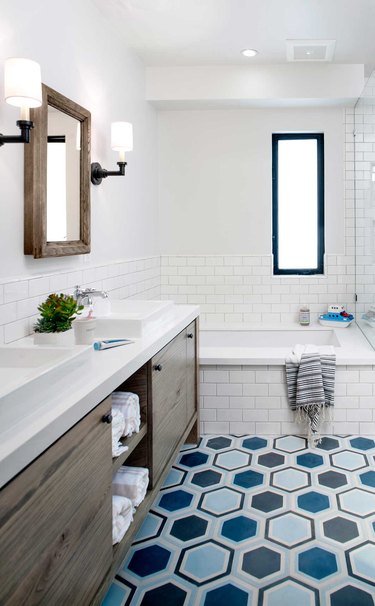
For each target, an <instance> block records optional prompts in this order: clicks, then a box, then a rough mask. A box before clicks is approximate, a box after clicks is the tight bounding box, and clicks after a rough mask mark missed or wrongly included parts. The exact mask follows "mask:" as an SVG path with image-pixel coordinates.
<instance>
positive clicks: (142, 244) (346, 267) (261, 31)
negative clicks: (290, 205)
mask: <svg viewBox="0 0 375 606" xmlns="http://www.w3.org/2000/svg"><path fill="white" fill-rule="evenodd" d="M374 19H375V7H374V6H373V5H372V3H371V2H370V0H357V1H356V2H354V0H352V1H350V0H348V1H346V2H344V3H343V2H342V1H341V0H329V2H326V3H324V6H323V4H322V3H318V4H317V3H314V2H312V1H310V0H308V1H307V2H304V3H301V2H298V1H297V0H288V1H287V2H286V3H282V6H280V3H279V2H278V1H277V0H267V2H261V1H260V0H249V1H248V2H242V1H237V0H236V1H235V2H233V1H232V2H230V0H194V1H193V2H189V3H186V2H183V0H177V1H176V0H175V1H174V2H173V1H169V2H168V1H167V0H163V1H162V0H80V1H79V2H72V0H68V2H65V3H63V4H62V3H57V2H56V0H49V1H47V0H37V2H34V3H30V2H26V0H19V1H18V2H16V3H15V2H11V1H10V0H3V1H2V3H1V18H0V50H1V61H0V98H1V103H0V124H1V126H0V131H1V133H3V134H4V135H5V136H7V135H18V134H19V132H17V131H18V128H17V125H16V121H17V120H19V111H18V109H17V108H16V107H12V105H9V104H8V103H6V102H5V101H4V89H3V81H4V74H3V70H4V64H5V60H6V59H7V58H9V57H25V58H27V59H32V60H34V61H36V62H37V63H38V64H39V65H40V67H41V74H42V82H43V83H44V84H45V85H46V86H47V87H49V88H50V89H52V90H53V91H57V93H58V94H59V95H62V96H64V97H65V98H67V99H68V100H70V101H72V102H74V103H75V104H78V106H79V107H80V108H84V110H85V112H86V114H84V115H85V116H86V119H87V120H88V118H87V114H89V116H90V131H91V133H90V136H89V137H87V138H86V134H85V133H86V131H84V130H83V131H82V132H83V134H82V135H81V146H77V151H80V153H81V157H82V155H83V154H84V153H86V156H85V158H86V160H87V159H89V160H90V162H98V163H100V165H101V166H102V167H103V168H105V169H107V170H108V171H117V168H118V167H117V164H116V163H117V162H118V161H120V163H121V161H122V159H121V157H120V158H119V156H118V152H117V151H113V150H112V149H111V147H112V143H111V123H113V122H116V121H127V122H129V123H131V124H132V125H133V149H132V150H131V151H126V162H127V165H126V171H125V175H124V176H121V175H118V176H116V177H111V176H109V177H108V178H104V179H103V181H102V183H100V184H98V185H96V184H92V183H86V186H85V191H86V192H89V197H88V199H90V207H91V214H90V215H86V216H87V217H88V218H87V219H86V223H85V229H86V232H85V234H86V235H85V237H83V238H82V241H83V240H85V238H86V240H85V242H86V243H85V242H83V243H82V248H80V249H78V248H77V249H75V250H69V251H66V250H65V254H61V256H60V253H61V250H62V249H61V250H60V249H59V251H58V253H57V254H56V250H55V252H51V251H48V246H47V244H48V242H44V243H43V245H41V249H40V250H44V253H43V254H41V255H40V254H39V257H41V258H37V257H38V253H35V258H34V254H25V252H24V250H25V249H24V247H26V248H27V246H26V242H27V241H28V240H27V237H26V235H25V234H26V232H27V230H28V229H30V224H29V223H28V222H27V221H25V216H26V217H27V214H26V215H25V208H26V207H25V204H26V205H27V204H28V202H27V200H28V199H29V198H28V197H29V196H30V191H31V189H33V192H34V198H33V200H32V204H33V205H34V206H33V212H34V213H35V212H36V211H35V209H37V208H38V200H39V194H40V191H39V189H38V187H34V186H35V181H32V183H33V187H29V185H30V178H31V179H32V178H33V175H35V174H37V173H38V171H39V170H42V169H43V166H44V165H43V161H42V162H41V164H40V165H38V167H39V168H38V170H31V169H30V167H31V166H34V164H32V163H33V162H34V161H35V159H34V158H32V156H31V151H30V150H32V149H34V148H33V147H32V145H33V144H34V141H36V140H37V138H38V137H39V136H40V132H41V130H40V128H39V123H38V121H37V120H35V124H34V128H33V129H32V131H31V133H30V137H31V143H29V144H8V143H5V144H4V145H0V173H1V183H2V195H1V197H0V206H1V210H2V213H1V222H0V234H1V237H0V258H1V260H2V261H1V263H0V345H1V347H0V350H1V351H0V377H1V383H2V388H1V389H0V422H1V426H2V432H1V446H0V453H1V466H0V470H1V480H2V484H1V485H2V487H3V488H2V491H1V493H0V494H2V498H1V497H0V503H1V507H0V510H1V512H2V516H1V526H0V537H1V539H0V544H1V552H2V553H3V554H6V557H4V558H1V559H2V563H1V565H0V579H1V581H2V583H1V586H2V587H3V590H2V591H3V593H2V592H1V591H0V602H1V603H2V604H3V603H4V604H11V605H13V604H15V605H18V604H27V603H30V604H31V603H32V604H48V605H51V606H55V605H56V606H60V605H61V606H65V604H69V605H73V604H79V605H80V606H81V605H82V606H86V604H87V606H89V605H90V604H103V605H104V606H124V605H127V606H138V605H140V604H143V605H145V606H146V605H156V604H168V605H169V604H170V605H172V606H174V605H176V606H188V605H189V606H200V605H202V606H209V605H210V604H219V605H221V604H224V603H226V602H227V601H228V600H232V601H233V603H234V604H236V605H237V604H238V605H240V606H245V605H247V606H256V605H258V604H259V606H261V605H263V606H266V605H275V604H278V606H284V605H285V604H287V602H289V601H290V600H292V599H294V600H295V602H296V603H297V604H301V605H304V604H312V605H315V606H318V605H320V606H325V605H327V606H330V605H332V606H341V605H342V606H344V605H345V606H350V605H353V606H362V605H366V606H367V605H368V604H369V605H370V604H374V602H375V588H374V587H375V586H374V582H375V581H374V579H375V567H374V562H375V557H374V555H375V495H374V487H375V479H374V477H375V471H373V465H374V455H375V442H374V439H375V407H374V402H375V337H374V334H375V333H373V330H374V329H373V326H371V318H370V319H367V321H366V320H363V318H362V316H363V315H364V314H366V317H367V318H369V317H368V315H367V312H369V311H371V305H373V304H374V303H375V302H374V293H375V290H374V278H373V276H374V275H375V272H374V267H375V261H374V242H375V233H374V215H373V213H372V206H373V203H374V202H373V200H374V199H375V197H374V196H375V189H373V188H374V185H373V184H374V165H375V149H374V147H373V146H374V144H375V130H374V128H375V119H374V117H373V116H374V115H375V110H374V108H375V76H374V75H372V69H373V67H374V65H375V64H374V61H373V57H374V56H375V43H374V40H373V22H374ZM244 49H256V50H257V54H255V55H254V56H244V55H243V54H241V51H243V50H244ZM250 55H251V53H250ZM51 94H52V93H51ZM42 107H43V106H42ZM38 110H39V108H38ZM32 111H33V110H32ZM33 115H34V114H33V113H32V116H33ZM82 115H83V114H82ZM35 116H37V113H35ZM85 124H87V125H88V122H85ZM88 128H89V127H88V126H87V129H88ZM306 133H309V134H312V135H313V136H315V135H316V134H317V133H318V134H320V133H323V134H324V205H323V215H324V217H323V216H322V217H321V219H322V220H323V223H321V225H320V227H321V229H323V234H324V235H323V238H321V233H322V232H320V236H319V237H320V240H319V241H320V244H319V245H320V252H322V263H323V268H320V270H319V271H315V272H312V273H311V274H310V275H306V272H305V275H304V273H303V272H302V273H301V272H299V273H298V272H296V273H287V274H285V275H283V274H282V273H278V271H277V268H276V265H275V256H274V255H273V253H274V252H275V248H274V237H275V229H274V228H273V220H274V212H275V211H274V208H275V207H274V205H273V192H274V188H273V176H274V174H273V148H272V136H273V135H275V134H276V135H285V134H292V135H301V134H306ZM78 147H80V149H79V150H78ZM90 158H91V159H90ZM44 168H45V166H44ZM57 174H58V173H57ZM321 176H322V174H321ZM86 177H87V178H88V179H89V172H88V166H87V175H86ZM28 179H29V181H28ZM55 181H56V182H57V183H58V182H59V177H57V179H55ZM34 216H37V213H36V214H35V215H34ZM24 225H25V233H24ZM34 235H35V234H34ZM34 235H33V236H34ZM80 235H81V236H82V232H81V234H80ZM54 239H55V238H53V240H54ZM72 239H75V238H72ZM88 240H90V244H89V245H87V241H88ZM64 244H66V243H64ZM33 245H35V242H34V243H33ZM43 247H44V248H43ZM84 247H86V248H84ZM30 250H31V249H27V252H28V253H30ZM35 250H37V248H35ZM33 253H34V249H33ZM66 253H68V254H66ZM300 254H302V251H301V250H298V251H297V258H298V256H299V255H300ZM77 285H79V287H80V289H82V290H84V289H93V290H94V291H96V292H97V293H99V294H101V293H107V294H108V300H109V303H110V305H111V306H112V310H113V312H115V310H116V309H125V307H126V305H128V307H126V309H130V308H131V304H132V302H133V301H141V302H143V303H142V305H144V309H145V310H146V309H151V308H152V309H153V310H154V313H155V314H156V315H157V313H159V311H160V316H158V318H159V320H154V322H155V323H156V324H158V328H157V330H156V329H155V330H156V332H155V333H152V332H150V333H147V334H145V336H144V337H143V338H141V339H139V335H138V334H137V333H132V332H131V330H127V331H125V332H126V334H125V333H123V332H121V333H118V332H117V331H116V329H115V328H113V332H110V330H109V328H108V326H109V322H110V319H108V318H107V319H106V318H105V317H104V320H103V326H105V327H106V328H103V331H104V332H102V333H100V334H99V333H98V335H99V336H100V337H103V338H107V339H115V338H116V337H118V338H125V337H126V338H129V339H132V340H134V343H131V344H129V345H126V346H124V347H118V348H116V349H111V351H103V352H102V351H99V352H98V351H93V350H92V348H91V347H90V348H88V347H86V346H83V345H81V346H80V347H78V349H77V348H76V350H75V353H71V352H72V348H67V349H66V352H68V351H69V355H68V353H67V354H66V355H65V357H64V355H63V354H61V351H65V350H64V348H63V347H60V348H59V347H57V348H55V349H54V348H53V347H50V346H49V347H50V349H48V347H47V346H43V347H42V346H40V345H39V346H38V345H33V336H32V333H33V327H34V325H35V323H36V321H37V318H38V315H39V312H38V306H39V305H40V304H41V303H43V302H44V301H45V300H46V298H47V297H48V295H49V294H50V293H64V294H66V295H72V294H73V292H74V290H75V289H76V287H77ZM105 299H106V298H104V297H102V296H94V297H93V298H92V304H93V309H92V310H91V313H92V314H93V315H94V316H95V315H96V316H98V317H100V315H101V313H103V309H104V307H105V305H107V304H108V301H106V300H105ZM153 301H159V302H160V301H161V302H163V304H165V305H164V307H163V306H162V305H161V304H159V307H158V308H157V309H158V311H157V312H156V311H155V310H156V307H155V305H154V304H153V303H152V302H153ZM147 302H148V303H149V306H148V305H147ZM172 302H173V303H174V304H176V305H175V306H173V311H172V307H171V306H172ZM305 305H307V306H308V308H309V317H310V325H309V326H305V327H301V326H300V324H299V319H300V309H301V308H303V307H304V306H305ZM329 305H342V306H343V307H344V309H345V310H346V311H347V312H348V313H349V314H353V315H354V316H355V322H353V323H352V325H351V326H348V327H346V328H342V329H339V328H337V329H334V330H329V329H328V327H324V326H321V325H320V324H319V323H318V316H319V315H320V314H323V313H326V312H327V310H328V306H329ZM116 306H117V307H116ZM121 306H124V307H121ZM137 306H138V307H137V309H138V310H139V309H141V303H137ZM142 309H143V307H142ZM374 309H375V308H374ZM100 310H102V311H100ZM84 313H85V314H86V313H87V308H85V312H84ZM145 313H146V312H145ZM163 314H164V315H163ZM156 315H155V317H156ZM172 315H173V319H171V318H172ZM99 321H100V320H98V322H99ZM198 321H199V324H198ZM106 322H107V324H106ZM113 326H115V324H113ZM198 330H199V335H198ZM328 333H329V334H328ZM155 335H157V336H155ZM198 337H199V338H198ZM325 338H327V339H328V341H327V342H325V341H324V339H325ZM244 339H245V341H244ZM248 339H249V340H248ZM251 339H252V340H253V341H251ZM319 339H323V341H324V342H323V341H322V344H323V345H324V346H329V347H332V346H334V350H335V353H336V369H335V385H334V407H333V409H332V410H329V411H328V412H327V414H326V415H323V417H324V418H322V419H321V425H320V434H321V436H322V442H321V443H320V444H319V443H318V444H316V445H315V446H314V444H312V443H311V440H310V441H308V435H307V430H306V427H305V426H304V425H302V424H301V422H300V420H299V419H297V418H296V416H295V414H294V412H293V411H292V410H291V409H290V407H289V404H288V398H287V393H288V392H287V384H286V374H285V360H286V358H288V356H289V355H290V353H291V351H292V349H293V347H294V346H295V345H296V344H297V343H301V342H302V343H303V344H304V345H306V344H309V343H317V344H319ZM30 343H31V344H30ZM270 344H271V346H270ZM20 348H23V349H24V350H26V349H28V351H32V352H33V355H34V361H33V362H32V363H31V362H29V365H30V364H31V365H32V364H33V365H34V366H33V368H34V369H35V366H37V362H38V361H39V362H40V364H41V365H43V364H46V366H45V367H44V366H43V368H47V360H46V356H48V352H51V355H52V354H53V355H56V358H55V363H53V362H51V361H50V362H51V365H50V367H48V372H47V371H46V372H45V373H44V374H42V373H39V374H38V373H37V372H34V370H33V372H32V373H29V374H28V375H27V373H26V374H25V375H24V376H25V377H26V378H25V379H22V376H23V374H22V373H23V371H24V368H23V367H21V366H20V362H19V361H18V362H17V364H18V366H17V364H14V365H13V364H12V362H11V358H12V357H15V356H16V354H17V351H15V350H17V349H20ZM73 349H74V348H73ZM56 351H57V354H56ZM46 352H47V354H46ZM26 353H27V352H26ZM25 355H26V354H25ZM69 356H71V357H69ZM39 362H38V363H39ZM198 364H199V366H198ZM13 366H14V367H13ZM13 372H14V374H13ZM163 373H167V375H164V374H163ZM164 376H167V379H164ZM7 381H8V383H9V385H10V386H11V387H10V388H9V389H8V388H7V387H6V386H7ZM197 384H198V385H199V389H198V388H197ZM121 391H122V392H124V391H125V392H126V393H128V392H135V393H137V394H138V396H139V406H140V415H141V425H140V427H139V428H138V429H139V431H138V432H137V433H135V434H133V436H132V438H133V441H132V442H131V444H130V442H129V447H128V451H127V452H123V453H122V454H121V455H120V457H122V460H124V461H125V458H124V457H128V458H127V459H126V461H127V463H128V464H129V465H131V466H135V467H140V468H142V469H143V468H145V469H148V470H149V472H150V479H149V486H148V488H149V490H148V492H147V495H146V497H145V499H144V502H143V503H141V504H140V505H139V506H138V505H137V510H136V511H135V513H134V521H133V522H132V524H131V525H130V527H129V530H128V534H125V538H124V539H122V541H120V542H119V543H118V545H117V547H116V546H115V547H114V548H112V544H111V536H110V534H111V519H110V515H107V514H108V508H109V509H111V507H112V501H111V490H112V489H111V483H108V482H109V479H110V480H111V478H112V475H111V470H112V471H113V473H115V471H116V472H118V469H119V465H120V463H116V462H112V461H111V457H110V454H109V456H107V455H105V456H104V455H103V452H104V453H106V452H107V446H108V444H110V442H108V436H110V433H111V425H112V424H113V423H112V424H111V423H110V418H109V416H108V415H110V413H111V403H110V401H109V399H108V398H109V396H110V394H111V393H119V392H121ZM182 392H183V393H184V401H182V399H181V398H180V399H178V400H176V402H169V400H170V398H169V395H170V394H174V393H176V394H180V393H182ZM41 394H42V397H41ZM198 394H199V405H198V406H197V400H198ZM118 397H119V398H120V399H121V395H120V396H118ZM171 397H172V396H171ZM114 400H115V398H113V401H114ZM153 403H154V408H153V406H152V404H153ZM157 403H159V405H160V409H157V408H156V407H157ZM167 404H168V406H169V404H170V405H171V407H172V408H173V406H175V405H176V408H173V411H174V412H173V414H172V413H171V416H169V415H168V414H167V413H168V411H167V413H166V410H167V409H166V406H167ZM26 405H27V409H26ZM172 408H171V410H172ZM328 413H329V414H328ZM95 415H96V416H95ZM104 418H106V419H107V420H106V421H104V423H101V422H100V423H99V421H100V420H101V419H104ZM98 419H99V421H98ZM91 432H93V433H91ZM172 434H173V436H172ZM75 436H76V438H75ZM171 436H172V437H173V439H172V437H171ZM69 440H70V442H69ZM73 441H74V449H76V455H75V454H74V452H73V454H72V455H71V457H70V458H69V459H67V460H66V461H65V463H64V465H65V467H64V471H62V468H61V469H60V472H59V471H58V469H57V467H58V465H60V464H61V465H63V463H61V457H60V456H59V455H60V454H61V449H63V448H66V447H65V444H67V445H68V444H69V445H70V446H71V444H72V443H73ZM184 443H185V444H184ZM93 444H98V449H97V451H94V452H92V451H91V448H92V447H93ZM59 449H60V450H59ZM99 449H102V450H101V451H100V452H99ZM102 451H103V452H102ZM180 451H181V452H180ZM64 452H66V451H65V450H64ZM69 452H70V451H69ZM107 454H108V453H107ZM103 456H104V458H103ZM102 458H103V459H102ZM104 459H105V463H104V462H103V464H102V460H103V461H104ZM119 460H120V459H119ZM46 461H47V463H46ZM78 461H81V462H82V465H81V467H79V466H78ZM58 462H59V463H58ZM76 463H77V464H76ZM46 464H47V465H48V468H45V467H43V465H46ZM90 465H91V468H90ZM88 469H91V470H92V473H89V472H88V471H87V470H88ZM32 470H35V472H34V471H32ZM114 470H115V471H114ZM58 473H60V475H59V477H57V475H58ZM78 478H79V480H78ZM89 478H93V479H92V481H90V480H89ZM108 478H109V479H108ZM52 479H53V481H54V484H53V485H52ZM44 480H45V481H44ZM43 482H44V486H43ZM28 483H29V484H28ZM30 483H31V485H30ZM27 486H28V487H29V489H28V491H26V488H25V487H27ZM43 490H44V492H43ZM34 491H35V497H33V496H31V497H30V502H27V503H26V504H25V503H23V501H22V496H23V495H24V494H28V495H33V494H34ZM38 491H42V492H40V493H39V492H38ZM73 494H76V499H73V498H72V496H71V495H73ZM16 499H18V502H17V503H18V505H19V511H18V509H17V506H16V501H15V500H16ZM104 508H106V509H105V513H104ZM34 509H35V514H34ZM64 512H65V513H66V516H68V517H64V515H65V513H64ZM79 512H81V514H80V515H82V519H81V518H80V517H79ZM85 516H86V517H85ZM56 519H60V522H59V523H57V522H55V520H56ZM44 520H46V523H45V526H46V527H47V526H48V528H49V529H48V532H47V531H44V530H43V525H42V522H44ZM64 525H65V526H64ZM17 533H18V535H17ZM14 535H16V536H18V540H19V543H17V540H16V539H14V538H13V536H14ZM20 537H22V539H20ZM132 543H133V545H132ZM112 549H113V550H114V551H113V552H112ZM11 573H12V574H11ZM7 579H8V582H7V583H6V582H5V581H6V580H7ZM9 579H10V580H9ZM61 579H65V580H64V581H61ZM77 579H78V580H77Z"/></svg>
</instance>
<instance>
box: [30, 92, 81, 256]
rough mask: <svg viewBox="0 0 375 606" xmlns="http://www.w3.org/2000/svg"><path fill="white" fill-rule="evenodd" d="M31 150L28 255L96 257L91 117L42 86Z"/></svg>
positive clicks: (32, 115) (32, 113) (33, 115)
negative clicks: (92, 251) (92, 230)
mask: <svg viewBox="0 0 375 606" xmlns="http://www.w3.org/2000/svg"><path fill="white" fill-rule="evenodd" d="M42 91H43V104H42V106H41V107H37V108H35V109H31V110H30V120H32V121H33V122H34V129H33V131H32V133H31V141H30V143H29V144H28V145H25V146H24V148H25V168H24V200H25V223H24V253H25V255H33V256H34V258H35V259H40V258H43V257H62V256H65V255H82V254H85V253H89V252H90V136H91V114H90V112H89V111H87V109H85V108H84V107H81V106H80V105H78V104H77V103H75V102H74V101H71V100H70V99H68V98H67V97H64V95H61V94H60V93H58V92H57V91H55V90H53V89H52V88H49V87H48V86H46V85H45V84H43V85H42Z"/></svg>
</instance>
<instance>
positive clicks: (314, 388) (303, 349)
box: [285, 345, 336, 444]
mask: <svg viewBox="0 0 375 606" xmlns="http://www.w3.org/2000/svg"><path fill="white" fill-rule="evenodd" d="M285 365H286V382H287V390H288V400H289V406H290V408H291V409H292V410H293V411H295V412H296V413H297V418H298V419H299V420H306V421H307V423H308V429H309V432H308V433H309V438H310V439H312V441H313V443H314V444H316V442H317V441H318V440H319V424H320V419H321V416H322V415H321V413H322V411H323V412H324V411H325V409H326V408H330V407H332V406H333V405H334V391H335V371H336V355H335V353H334V350H333V348H332V347H325V348H321V352H320V353H319V351H318V349H317V348H316V347H314V346H312V345H307V346H303V345H297V346H296V347H295V348H294V350H293V352H292V355H291V356H290V357H289V358H287V359H286V361H285Z"/></svg>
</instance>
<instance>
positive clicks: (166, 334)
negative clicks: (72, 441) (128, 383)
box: [0, 305, 199, 487]
mask: <svg viewBox="0 0 375 606" xmlns="http://www.w3.org/2000/svg"><path fill="white" fill-rule="evenodd" d="M198 315H199V307H197V306H193V305H176V306H174V307H173V311H172V312H171V315H170V317H168V320H167V321H166V322H163V324H162V325H160V326H158V328H157V329H156V330H155V331H154V332H153V333H151V334H149V335H147V336H145V337H143V338H141V339H137V340H136V341H135V342H134V343H132V344H130V345H126V346H123V347H117V348H114V349H108V350H105V351H94V349H93V348H89V350H88V351H87V353H86V354H85V355H81V356H79V357H77V358H76V359H75V360H72V361H71V362H69V363H68V364H65V365H64V366H63V368H61V369H59V368H56V369H54V370H53V371H51V372H50V373H48V374H46V375H45V376H43V377H41V379H40V381H39V383H38V389H37V390H36V389H34V388H33V387H31V386H28V385H25V386H23V387H21V388H19V389H17V390H15V391H14V392H12V393H10V394H8V395H6V396H5V397H3V398H1V399H0V487H1V486H3V485H4V484H5V483H6V482H8V481H9V480H10V479H11V478H13V477H14V476H15V475H16V474H17V473H19V472H20V471H21V470H22V469H24V467H26V466H27V465H28V464H29V463H30V462H31V461H33V460H34V459H35V458H36V457H37V456H38V455H40V454H41V453H42V452H43V451H44V450H45V449H46V448H48V447H49V446H50V445H51V444H53V442H55V441H56V440H57V439H58V438H59V437H60V436H62V435H63V434H64V433H65V432H66V431H68V430H69V429H70V428H71V427H72V426H73V425H74V424H75V423H77V422H78V421H79V420H80V419H82V417H84V416H85V415H86V414H87V413H89V412H90V410H92V409H93V408H94V407H95V406H96V405H97V404H99V403H100V402H101V401H102V400H104V398H106V397H107V396H108V395H109V394H110V393H111V392H112V391H113V390H114V389H116V387H118V386H119V385H120V384H121V383H123V382H124V381H125V380H126V379H128V378H129V377H130V376H131V375H132V374H133V373H134V372H135V371H136V370H138V368H140V367H141V366H142V365H143V364H145V363H146V362H147V361H148V360H149V359H150V358H152V357H153V356H154V355H155V354H156V353H157V352H158V351H160V349H162V348H163V347H164V346H165V345H166V344H167V343H169V341H171V339H173V338H174V337H175V336H176V335H177V334H178V333H179V332H181V330H183V329H184V328H185V326H187V325H188V324H190V322H192V321H193V320H194V319H195V318H196V317H197V316H198ZM19 344H21V341H20V342H19Z"/></svg>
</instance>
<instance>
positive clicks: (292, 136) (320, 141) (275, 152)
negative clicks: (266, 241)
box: [272, 133, 325, 276]
mask: <svg viewBox="0 0 375 606" xmlns="http://www.w3.org/2000/svg"><path fill="white" fill-rule="evenodd" d="M296 139H297V140H298V139H316V141H317V198H318V199H317V205H318V209H317V211H318V212H317V222H318V226H317V227H318V229H317V237H318V267H316V268H310V269H309V268H303V269H301V268H297V267H296V268H294V269H280V267H279V250H278V246H279V226H278V216H279V215H278V212H279V204H278V159H279V148H278V144H279V141H285V140H296ZM324 245H325V243H324V133H273V135H272V253H273V273H274V275H306V276H310V275H316V274H324Z"/></svg>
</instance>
